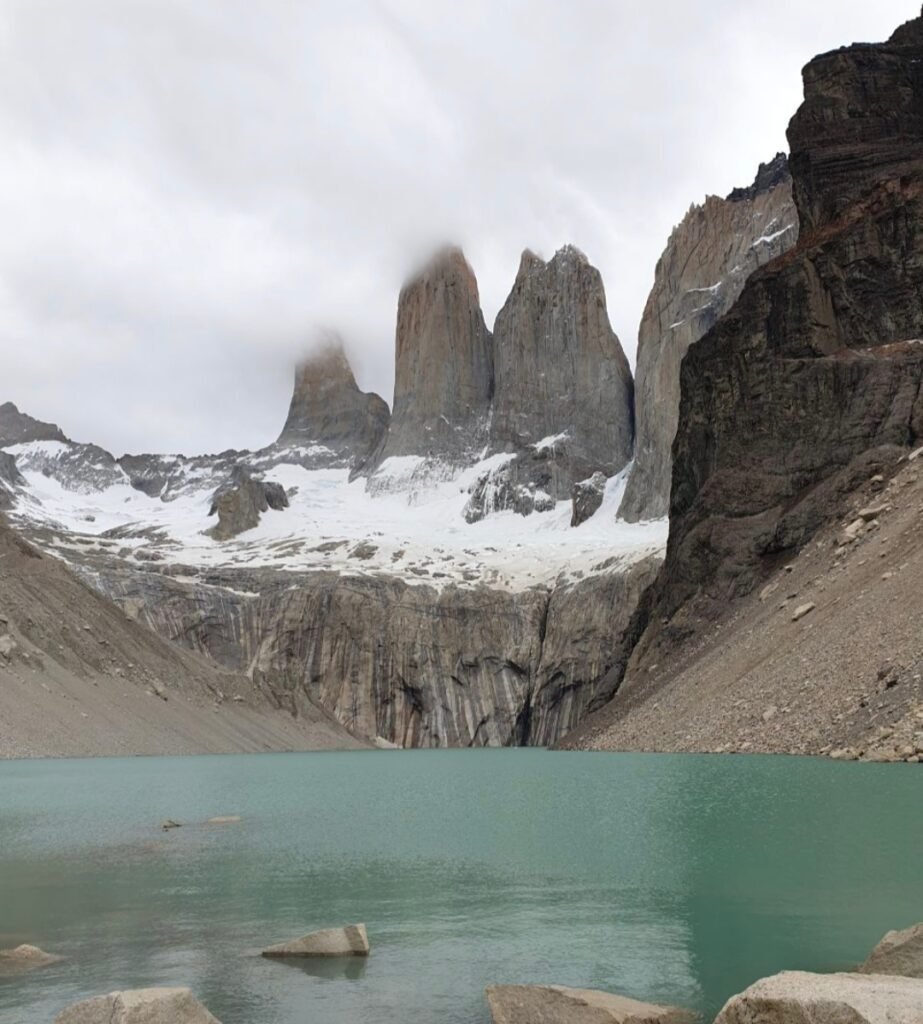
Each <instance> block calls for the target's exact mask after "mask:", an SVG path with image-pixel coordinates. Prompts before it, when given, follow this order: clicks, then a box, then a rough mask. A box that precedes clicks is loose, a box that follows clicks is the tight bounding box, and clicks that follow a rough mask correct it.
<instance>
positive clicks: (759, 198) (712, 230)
mask: <svg viewBox="0 0 923 1024" xmlns="http://www.w3.org/2000/svg"><path fill="white" fill-rule="evenodd" d="M797 238H798V215H797V212H796V210H795V206H794V202H793V200H792V181H791V176H790V174H789V170H788V162H787V160H786V157H785V155H784V154H782V153H780V154H779V155H778V156H776V157H775V159H774V160H772V161H771V162H770V163H768V164H761V165H760V168H759V171H758V173H757V175H756V180H755V181H754V183H753V184H752V185H751V186H750V187H749V188H742V189H735V190H734V191H733V192H732V193H731V194H730V195H729V196H728V197H727V198H726V199H721V198H719V197H718V196H708V197H707V198H706V200H705V202H704V203H702V204H701V205H696V206H692V207H691V208H690V210H689V212H688V213H687V214H686V216H685V217H684V218H683V220H682V222H681V223H680V224H679V226H678V227H676V228H675V229H674V230H673V233H672V234H671V235H670V239H669V241H668V242H667V247H666V249H665V250H664V252H663V255H662V256H661V257H660V260H659V261H658V263H657V269H656V271H655V274H654V286H653V288H652V289H651V293H650V295H649V296H648V300H647V304H646V305H645V308H644V313H643V316H642V318H641V326H640V328H639V332H638V360H637V373H636V381H635V408H636V416H637V438H636V442H635V462H634V465H633V467H632V472H631V476H630V477H629V480H628V485H627V487H626V489H625V497H624V498H623V500H622V505H621V508H620V510H619V514H620V515H621V516H622V517H623V518H624V519H627V520H629V521H630V522H637V521H638V520H643V519H658V518H660V517H662V516H665V515H666V514H667V509H668V505H669V500H670V475H671V459H670V449H671V447H672V445H673V438H674V436H675V434H676V425H677V421H678V418H679V397H680V396H679V387H680V384H679V371H680V365H681V364H682V361H683V356H685V354H686V352H687V351H688V350H689V346H690V345H692V344H693V343H694V342H696V341H698V340H699V338H701V337H702V336H703V335H704V334H705V333H706V332H707V331H708V330H709V329H710V328H711V327H712V326H714V324H716V323H717V322H718V320H719V319H720V318H721V317H722V316H723V315H724V314H725V313H726V312H727V311H728V310H729V309H730V308H731V306H733V304H734V303H735V302H736V301H737V298H738V296H739V295H740V293H741V290H742V289H743V286H744V284H745V283H746V280H747V278H748V277H749V276H750V274H752V273H753V271H754V270H756V269H757V268H759V267H761V266H763V265H764V264H766V263H768V262H770V261H771V260H773V259H775V258H776V257H777V256H779V255H780V254H781V253H783V252H785V251H786V250H787V249H790V248H791V247H792V246H793V245H794V244H795V242H796V240H797Z"/></svg>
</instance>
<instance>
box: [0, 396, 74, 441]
mask: <svg viewBox="0 0 923 1024" xmlns="http://www.w3.org/2000/svg"><path fill="white" fill-rule="evenodd" d="M66 440H67V437H65V435H64V433H63V432H62V431H61V428H60V427H59V426H58V425H57V424H56V423H43V422H42V421H41V420H37V419H34V418H33V417H32V416H28V415H27V414H26V413H24V412H20V411H19V409H17V408H16V406H15V405H13V403H12V402H4V403H3V405H0V448H5V447H7V445H11V444H22V443H24V442H26V441H66Z"/></svg>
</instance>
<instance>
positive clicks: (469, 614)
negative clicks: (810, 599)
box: [88, 557, 658, 747]
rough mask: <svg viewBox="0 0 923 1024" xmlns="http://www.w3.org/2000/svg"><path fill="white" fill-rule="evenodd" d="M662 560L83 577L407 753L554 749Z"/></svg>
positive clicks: (607, 670) (587, 699) (620, 649)
mask: <svg viewBox="0 0 923 1024" xmlns="http://www.w3.org/2000/svg"><path fill="white" fill-rule="evenodd" d="M657 565H658V559H656V558H654V557H651V558H648V559H646V560H645V561H643V562H640V563H637V564H635V565H633V566H630V567H627V568H621V569H620V568H619V567H618V566H613V567H612V569H611V571H610V572H608V573H605V574H602V575H599V576H594V577H590V578H588V579H586V580H583V581H579V582H577V583H573V584H568V585H564V584H562V585H560V586H558V587H556V588H555V589H554V590H553V591H551V592H550V593H549V591H547V590H545V589H543V588H535V589H533V590H528V591H524V592H519V593H510V592H507V591H502V590H489V589H487V588H484V587H481V588H474V589H463V588H459V587H451V586H450V587H446V588H444V589H442V590H437V589H435V588H432V587H429V586H425V585H410V584H408V583H406V582H404V581H402V580H399V579H396V578H394V577H385V576H359V577H345V576H340V575H338V574H334V573H309V574H300V575H294V574H290V575H282V574H280V573H277V572H271V571H266V572H261V571H260V570H237V571H234V570H221V571H217V572H214V573H210V574H202V576H201V580H200V581H196V582H192V581H189V580H185V579H182V578H180V577H174V576H171V575H167V574H161V573H158V572H139V571H138V570H136V569H120V568H118V567H112V568H106V569H103V570H101V571H100V572H98V573H93V574H88V578H89V581H90V582H92V583H93V585H94V586H96V587H97V588H98V589H100V590H102V591H103V592H104V593H105V594H106V595H107V596H110V597H112V598H113V599H114V600H115V601H116V602H117V603H119V604H120V605H122V607H123V608H125V610H126V611H128V612H129V613H130V614H132V615H134V616H137V617H139V618H140V619H141V620H142V621H144V622H146V623H147V624H148V625H150V626H151V627H152V628H153V629H154V630H155V631H156V632H158V633H160V634H161V635H162V636H165V637H167V638H168V639H170V640H173V641H176V642H178V643H180V644H183V645H184V646H186V647H189V648H191V649H193V650H197V651H199V652H201V653H204V654H207V655H209V656H210V657H212V658H214V659H215V660H216V661H218V662H220V663H221V664H222V665H224V666H228V667H233V668H235V669H239V670H243V671H246V672H248V673H249V674H250V676H251V677H252V679H253V681H254V683H256V684H257V685H258V686H259V687H260V689H261V690H262V691H263V692H264V693H267V694H271V695H272V697H273V699H274V700H275V701H276V702H277V703H278V704H279V706H282V707H288V706H290V705H291V706H294V704H293V695H295V694H299V695H301V694H304V695H307V696H309V697H310V698H311V699H312V700H314V701H316V702H317V703H318V704H320V705H321V706H322V707H324V708H326V709H327V710H328V711H330V712H331V713H332V714H333V715H334V717H335V718H336V719H338V720H339V721H340V722H341V723H344V724H346V725H347V727H348V728H349V729H351V730H353V731H354V732H356V733H358V734H362V735H365V736H371V737H376V736H378V737H382V738H383V739H385V740H388V741H390V742H392V743H397V744H399V745H402V746H408V747H445V746H488V745H494V746H496V745H511V744H526V743H530V744H546V743H551V742H553V741H554V740H555V739H557V738H558V737H559V736H561V735H562V734H563V733H564V732H566V731H567V730H568V729H570V728H572V727H573V726H574V725H576V723H577V722H578V721H579V720H580V718H581V717H582V716H583V715H584V714H585V713H586V712H587V711H589V710H592V709H594V708H595V707H597V706H601V705H602V704H603V703H605V702H606V701H607V700H608V699H609V698H610V697H611V696H612V692H613V691H612V689H611V688H610V680H611V679H613V678H618V676H619V675H620V673H621V669H622V668H623V663H624V660H625V658H626V657H627V653H628V652H627V648H626V647H625V645H624V644H623V643H621V642H620V641H619V640H618V639H617V638H618V637H620V636H621V635H622V633H623V632H624V631H625V627H626V626H627V624H628V621H629V619H630V617H631V615H632V613H633V612H634V609H635V606H636V604H637V601H638V599H639V597H640V594H641V592H642V591H643V589H644V588H645V587H646V586H647V585H648V584H649V583H650V581H651V580H652V579H653V577H654V575H655V573H656V569H657ZM248 592H249V594H248ZM613 638H616V639H613Z"/></svg>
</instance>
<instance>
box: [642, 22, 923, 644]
mask: <svg viewBox="0 0 923 1024" xmlns="http://www.w3.org/2000/svg"><path fill="white" fill-rule="evenodd" d="M804 86H805V100H804V103H803V104H802V106H801V108H800V109H799V111H798V112H797V114H796V115H795V117H794V119H793V120H792V122H791V125H790V126H789V142H790V144H791V150H792V157H791V168H792V174H793V182H794V196H795V203H796V205H797V208H798V213H799V216H800V219H801V237H800V240H799V242H798V245H797V247H796V248H795V249H792V250H790V251H789V252H788V253H786V254H785V255H783V256H782V257H780V258H779V259H777V260H775V261H774V262H772V263H771V264H769V265H767V266H766V267H764V268H762V269H761V270H759V271H757V272H756V273H755V274H754V275H753V276H752V277H751V278H750V280H749V281H748V283H747V285H746V286H745V288H744V290H743V292H742V294H741V296H740V299H739V301H738V302H737V304H736V305H735V306H734V308H733V309H732V310H731V311H730V313H729V314H727V315H726V316H725V317H724V318H723V319H722V320H721V321H720V322H719V323H718V324H717V325H716V326H715V327H714V328H713V329H712V330H711V331H710V332H709V333H708V334H707V335H706V336H705V337H704V338H702V340H701V341H699V342H698V343H697V344H696V345H694V346H693V347H692V348H691V349H690V350H689V353H688V354H687V356H686V358H685V361H684V362H683V366H682V373H681V398H680V408H679V427H678V431H677V440H676V444H675V446H674V449H673V454H674V466H673V485H672V498H671V510H670V512H671V525H670V537H669V544H668V552H667V559H666V564H665V566H664V569H663V572H662V574H661V576H660V579H659V581H658V584H657V587H656V590H655V592H654V594H653V595H652V604H651V607H650V609H649V614H648V622H649V625H648V629H647V633H646V635H645V637H644V640H643V643H642V645H641V648H640V650H639V652H638V657H639V658H641V659H643V658H644V657H645V656H647V657H649V658H650V659H653V658H659V655H658V654H652V653H650V651H651V648H657V647H658V646H662V645H667V646H669V645H671V644H674V643H675V642H676V641H678V640H681V639H682V638H683V637H684V636H686V635H688V633H689V632H690V630H692V629H694V628H696V626H695V623H696V621H699V620H700V619H701V617H702V616H706V617H707V616H708V615H709V614H714V613H716V612H717V610H718V609H720V608H722V607H723V606H724V604H725V602H726V600H727V599H728V597H731V596H733V595H737V594H741V593H745V592H746V591H748V590H750V589H752V588H753V586H754V585H755V583H756V581H757V580H758V579H759V578H760V577H761V575H762V574H763V573H764V571H765V570H766V569H768V568H769V567H770V566H771V565H772V564H773V562H774V560H776V559H778V558H781V557H786V553H790V552H792V551H793V550H796V549H797V548H799V547H800V546H801V545H802V544H804V542H805V541H806V540H807V539H808V538H809V537H810V536H811V535H812V533H813V532H814V531H815V530H816V529H817V528H818V527H819V526H820V525H822V524H823V523H824V522H825V521H827V520H829V519H830V518H831V517H832V516H833V515H834V514H837V512H838V509H839V506H840V503H841V500H842V497H841V496H842V495H843V494H844V493H846V492H847V491H849V490H850V489H852V488H854V487H855V486H857V484H858V482H859V480H860V479H868V474H869V458H870V457H871V456H872V455H873V454H874V451H875V450H877V449H880V448H881V447H882V446H888V445H893V446H899V447H902V448H906V447H907V446H911V445H918V444H919V443H920V439H921V435H923V397H921V383H923V344H920V341H919V339H921V338H923V18H920V19H916V20H915V21H912V22H910V23H908V24H907V25H905V26H903V27H902V28H901V29H899V30H898V31H897V32H896V33H895V34H894V36H893V37H892V38H891V40H890V41H889V42H887V43H883V44H880V45H874V46H868V45H863V46H851V47H848V48H846V49H842V50H838V51H835V52H833V53H828V54H824V55H822V56H820V57H817V58H816V59H815V60H813V61H812V62H811V63H810V64H809V65H808V66H807V67H806V68H805V71H804ZM665 620H667V621H668V623H669V624H668V625H666V626H664V625H662V623H663V622H664V621H665Z"/></svg>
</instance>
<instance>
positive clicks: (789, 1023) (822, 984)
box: [715, 971, 923, 1024]
mask: <svg viewBox="0 0 923 1024" xmlns="http://www.w3.org/2000/svg"><path fill="white" fill-rule="evenodd" d="M921 1022H923V981H918V980H917V979H915V978H896V977H891V976H889V975H884V974H869V975H860V974H809V973H807V972H805V971H783V972H782V973H781V974H776V975H773V976H772V977H771V978H763V979H761V980H760V981H758V982H756V983H755V984H753V985H751V986H750V987H749V988H748V989H746V990H745V991H744V992H741V993H740V995H736V996H732V997H731V999H729V1000H728V1001H727V1003H725V1006H724V1009H723V1010H722V1011H721V1013H720V1014H718V1017H717V1019H716V1020H715V1024H921Z"/></svg>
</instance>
